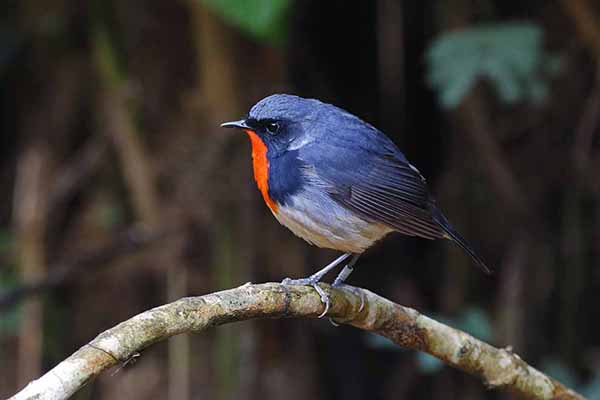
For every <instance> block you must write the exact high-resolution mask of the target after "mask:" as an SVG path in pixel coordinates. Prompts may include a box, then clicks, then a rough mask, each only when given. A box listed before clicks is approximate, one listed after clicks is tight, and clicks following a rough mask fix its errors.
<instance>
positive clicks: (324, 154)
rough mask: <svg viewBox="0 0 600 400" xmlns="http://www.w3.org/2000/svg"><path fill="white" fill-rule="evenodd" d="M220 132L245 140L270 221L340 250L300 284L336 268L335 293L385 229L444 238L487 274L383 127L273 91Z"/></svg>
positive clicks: (315, 284) (324, 296) (315, 283)
mask: <svg viewBox="0 0 600 400" xmlns="http://www.w3.org/2000/svg"><path fill="white" fill-rule="evenodd" d="M221 127H223V128H237V129H241V130H243V131H244V132H245V133H246V134H247V135H248V137H249V138H250V143H251V147H252V165H253V172H254V180H255V181H256V185H257V187H258V190H259V191H260V193H261V194H262V197H263V199H264V202H265V203H266V205H267V207H268V208H269V209H270V210H271V213H272V214H273V215H274V217H275V218H276V219H277V221H279V223H281V224H282V225H284V226H285V227H287V228H288V229H289V230H291V231H292V232H293V233H294V234H295V235H296V236H299V237H300V238H302V239H304V240H305V241H307V242H308V243H310V244H312V245H315V246H318V247H321V248H328V249H333V250H337V251H340V252H342V253H343V254H342V255H341V256H339V257H337V258H336V259H335V260H333V261H332V262H331V263H329V264H328V265H326V266H325V267H324V268H322V269H321V270H319V271H317V272H315V273H314V274H312V275H310V276H309V277H307V278H301V279H290V278H286V279H284V280H283V281H282V283H283V284H285V285H310V286H312V287H313V288H314V289H315V290H316V291H317V292H318V294H319V295H320V297H321V300H322V302H323V303H324V305H325V310H324V311H323V313H322V314H321V317H322V316H324V315H326V314H327V311H328V310H329V306H330V299H329V296H328V295H327V293H326V292H325V291H324V290H323V289H322V288H321V287H320V286H319V285H318V283H319V282H320V281H321V279H322V278H323V276H324V275H325V274H327V273H328V272H330V271H331V270H333V269H334V268H336V267H337V266H339V265H340V264H342V263H344V262H345V266H344V268H343V269H342V270H341V272H340V273H339V274H338V275H337V277H336V278H335V280H334V282H333V285H332V286H334V287H340V288H341V287H344V286H347V285H346V284H345V281H346V279H347V278H348V276H349V275H350V274H351V273H352V271H353V270H354V267H355V265H356V262H357V261H358V258H359V257H360V255H361V254H362V253H364V252H365V251H366V250H367V249H368V248H370V247H371V246H373V245H374V244H375V243H377V242H379V241H380V240H381V239H383V238H384V237H385V236H387V235H388V234H390V233H392V232H399V233H401V234H404V235H408V236H416V237H420V238H424V239H430V240H432V239H448V240H451V241H453V242H454V243H456V244H457V245H458V246H460V247H461V248H462V249H463V250H464V251H465V252H466V253H467V254H468V255H469V256H471V258H472V259H473V261H474V263H475V264H476V265H477V266H479V267H480V268H481V269H483V271H485V272H486V273H490V272H491V271H490V269H489V268H488V266H487V265H486V263H485V262H484V260H483V259H482V258H481V257H479V256H478V255H477V254H476V253H475V251H474V250H473V248H472V247H471V246H470V245H469V244H468V243H467V241H466V240H465V239H464V238H463V237H462V236H461V235H460V234H459V233H458V232H457V231H456V229H454V227H453V226H452V225H451V224H450V222H449V221H448V219H447V218H446V217H445V216H444V214H443V213H442V211H441V210H440V209H439V207H438V206H437V204H436V201H435V199H434V198H433V196H432V195H431V193H430V191H429V189H428V186H427V181H426V180H425V178H424V177H423V175H421V173H420V172H419V170H418V169H417V168H416V167H415V166H413V165H412V164H411V163H410V162H409V161H408V160H407V158H406V156H405V155H404V154H403V153H402V152H401V151H400V149H399V148H398V147H397V146H396V145H395V144H394V142H393V141H392V140H391V139H390V138H389V137H388V136H386V135H385V134H384V133H383V132H382V131H380V130H379V129H377V128H375V127H374V126H373V125H371V124H369V123H367V122H365V121H363V120H362V119H360V118H358V117H356V116H355V115H353V114H351V113H350V112H348V111H345V110H343V109H342V108H339V107H337V106H334V105H332V104H328V103H324V102H321V101H319V100H317V99H309V98H303V97H299V96H295V95H290V94H273V95H270V96H268V97H265V98H264V99H262V100H260V101H259V102H257V103H256V104H255V105H254V106H252V107H251V109H250V111H249V113H248V114H247V115H246V116H245V117H244V118H243V119H241V120H237V121H232V122H225V123H223V124H221Z"/></svg>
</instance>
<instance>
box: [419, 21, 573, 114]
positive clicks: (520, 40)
mask: <svg viewBox="0 0 600 400" xmlns="http://www.w3.org/2000/svg"><path fill="white" fill-rule="evenodd" d="M542 38H543V32H542V29H541V28H540V27H539V26H538V25H536V24H533V23H527V22H511V23H502V24H491V25H481V26H477V27H474V28H471V29H466V30H463V31H458V32H450V33H446V34H444V35H442V36H441V37H439V38H437V39H436V40H434V41H433V43H432V44H431V46H430V47H429V49H428V51H427V53H426V62H427V66H428V71H427V80H428V82H429V84H430V86H431V87H432V88H433V89H435V90H436V91H437V93H438V98H439V101H440V103H441V104H442V105H443V106H444V107H446V108H455V107H457V106H458V105H459V104H460V103H461V102H462V100H463V99H464V97H465V96H466V95H467V94H468V92H469V91H470V90H471V89H472V88H473V86H474V85H475V84H476V83H477V81H479V80H480V79H487V80H489V81H490V82H491V83H492V87H493V88H494V89H495V91H496V93H497V95H498V97H499V99H500V100H501V101H502V102H504V103H506V104H514V103H518V102H526V101H527V102H532V103H540V102H542V101H544V100H545V98H546V97H547V95H548V93H549V87H548V80H549V78H551V77H554V76H556V75H557V74H558V73H559V72H560V70H561V66H562V62H561V58H560V57H558V56H555V55H549V54H547V53H546V52H545V51H544V49H543V43H542Z"/></svg>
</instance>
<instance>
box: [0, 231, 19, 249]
mask: <svg viewBox="0 0 600 400" xmlns="http://www.w3.org/2000/svg"><path fill="white" fill-rule="evenodd" d="M14 244H15V241H14V236H13V235H12V233H11V232H10V231H8V230H1V229H0V254H2V253H8V252H10V251H12V249H13V246H14Z"/></svg>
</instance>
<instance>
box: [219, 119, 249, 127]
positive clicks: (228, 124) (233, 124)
mask: <svg viewBox="0 0 600 400" xmlns="http://www.w3.org/2000/svg"><path fill="white" fill-rule="evenodd" d="M221 128H239V129H251V128H250V127H249V126H248V124H247V123H246V120H245V119H240V120H239V121H231V122H223V123H222V124H221Z"/></svg>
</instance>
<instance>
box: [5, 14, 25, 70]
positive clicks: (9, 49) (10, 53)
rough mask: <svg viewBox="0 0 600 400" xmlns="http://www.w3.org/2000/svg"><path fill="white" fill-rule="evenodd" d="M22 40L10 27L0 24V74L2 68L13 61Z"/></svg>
mask: <svg viewBox="0 0 600 400" xmlns="http://www.w3.org/2000/svg"><path fill="white" fill-rule="evenodd" d="M21 43H22V41H21V40H20V38H19V36H18V35H17V33H16V32H15V31H13V30H11V29H8V28H6V27H3V26H0V76H2V72H3V71H4V68H6V67H7V66H9V65H10V64H11V63H12V62H13V58H14V57H15V55H16V54H17V52H18V49H19V46H20V45H21Z"/></svg>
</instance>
